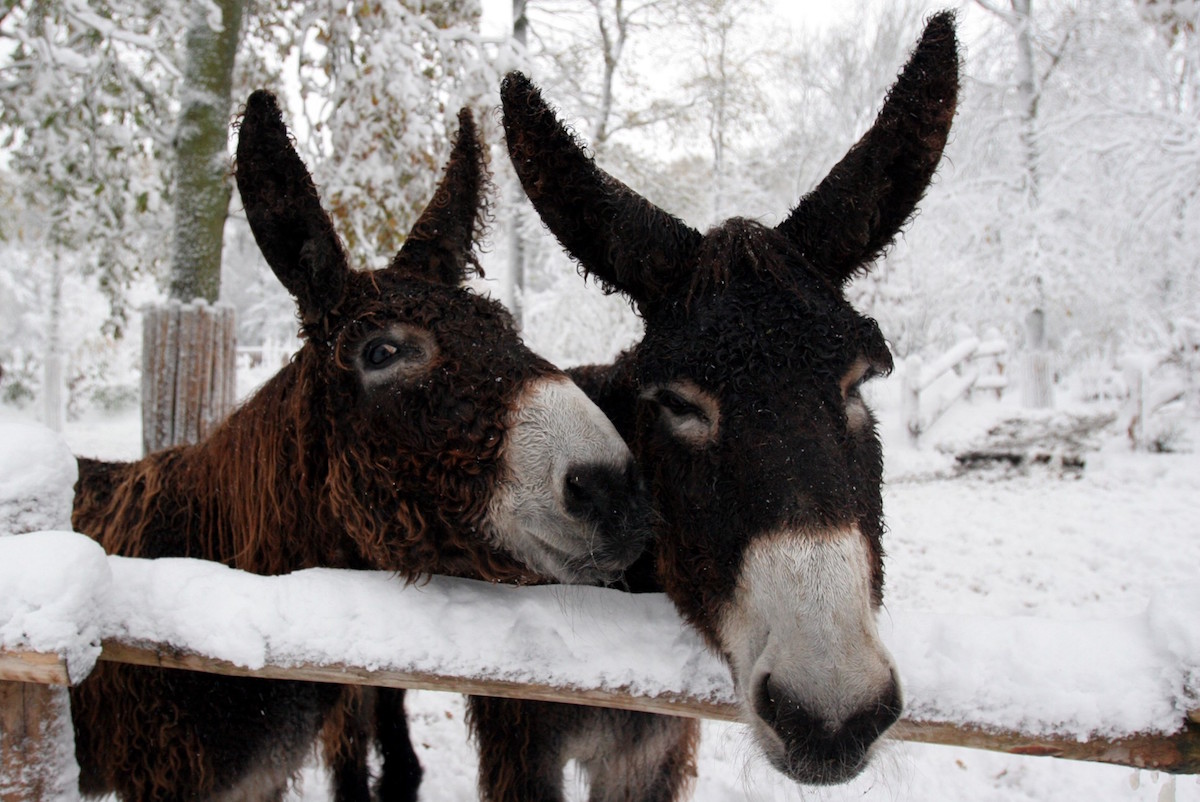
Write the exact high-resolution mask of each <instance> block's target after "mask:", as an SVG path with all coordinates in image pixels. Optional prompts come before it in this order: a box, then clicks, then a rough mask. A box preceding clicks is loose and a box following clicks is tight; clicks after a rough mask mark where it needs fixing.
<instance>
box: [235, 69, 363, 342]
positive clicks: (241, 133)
mask: <svg viewBox="0 0 1200 802" xmlns="http://www.w3.org/2000/svg"><path fill="white" fill-rule="evenodd" d="M235 174H236V177H237V186H238V192H239V194H240V195H241V197H242V205H243V206H244V207H245V209H246V218H247V220H249V222H250V229H251V231H253V232H254V238H255V240H256V241H257V242H258V247H259V248H260V249H261V250H262V254H263V256H264V257H265V258H266V260H267V264H268V265H270V267H271V270H273V271H274V272H275V275H276V276H277V277H278V278H279V280H280V282H282V283H283V286H285V287H286V288H287V290H288V292H290V293H291V294H292V296H293V297H294V298H295V299H296V302H297V305H298V307H299V310H300V317H301V319H302V320H303V322H304V323H305V324H306V326H307V325H312V324H314V323H315V322H316V321H318V320H319V319H320V318H321V317H323V316H324V315H326V314H328V313H329V311H330V310H332V309H333V308H334V307H335V306H336V305H337V303H338V302H339V301H340V300H341V298H342V292H343V290H344V287H345V279H346V273H347V271H348V270H349V268H348V266H347V262H346V255H345V252H344V251H343V250H342V244H341V241H340V240H339V239H338V236H337V233H336V232H335V231H334V228H333V222H332V221H331V220H330V219H329V216H328V215H327V214H326V213H325V211H324V210H323V209H322V208H321V201H320V198H319V197H318V195H317V189H316V186H314V184H313V181H312V176H310V175H309V173H308V169H307V168H305V166H304V163H303V162H302V161H301V160H300V157H299V156H298V155H297V154H296V150H295V148H293V147H292V143H291V139H290V138H289V137H288V131H287V127H286V126H285V125H284V123H283V116H282V114H281V113H280V111H279V105H278V103H277V102H276V100H275V96H274V95H272V94H271V93H270V92H266V91H263V90H258V91H256V92H254V93H253V94H251V95H250V98H249V100H247V101H246V110H245V112H244V113H243V115H242V121H241V125H240V126H239V129H238V143H237V161H236V170H235Z"/></svg>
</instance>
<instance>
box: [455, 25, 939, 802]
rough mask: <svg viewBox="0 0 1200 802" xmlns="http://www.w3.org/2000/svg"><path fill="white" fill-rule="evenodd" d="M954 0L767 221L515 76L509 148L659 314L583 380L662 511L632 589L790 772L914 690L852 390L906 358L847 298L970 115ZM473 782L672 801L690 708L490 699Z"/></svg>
mask: <svg viewBox="0 0 1200 802" xmlns="http://www.w3.org/2000/svg"><path fill="white" fill-rule="evenodd" d="M957 92H958V53H957V45H956V41H955V31H954V18H953V15H952V14H950V13H941V14H937V15H935V16H933V17H932V18H931V19H930V20H929V22H928V24H927V27H926V29H925V33H924V36H923V38H922V39H921V42H920V44H919V45H918V46H917V48H916V50H915V52H914V53H913V55H912V57H911V59H910V60H909V62H908V64H907V65H906V66H905V67H904V69H903V71H902V72H901V74H900V76H899V78H898V80H897V82H896V84H895V85H894V86H893V87H892V90H891V92H890V93H889V95H888V97H887V101H886V102H885V104H884V106H883V108H882V110H881V111H880V113H879V116H878V118H877V119H876V121H875V124H874V126H873V127H872V128H871V129H870V131H868V132H867V133H866V135H865V136H863V138H862V139H861V140H859V142H858V143H857V144H855V145H854V146H853V147H852V148H851V149H850V151H849V152H848V153H847V154H846V156H845V157H844V158H843V159H842V160H841V162H839V163H838V164H837V165H836V166H835V167H834V168H833V170H832V171H831V172H830V174H829V175H828V176H827V177H826V178H825V179H824V180H823V181H822V182H821V183H820V185H819V186H817V187H816V189H814V190H813V191H812V192H810V193H809V194H808V195H806V196H805V197H804V198H802V199H801V201H800V203H799V205H797V206H796V208H795V209H794V210H793V211H792V212H791V214H790V215H789V216H788V217H787V219H786V220H784V221H783V222H782V223H780V224H779V225H778V226H775V227H774V228H768V227H765V226H763V225H760V224H759V223H756V222H753V221H751V220H746V219H740V218H734V219H731V220H727V221H726V222H724V223H722V224H720V225H718V226H716V227H714V228H712V229H711V230H709V231H708V233H706V234H701V233H700V232H698V231H696V230H694V229H692V228H691V227H689V226H688V225H686V224H685V223H683V222H681V221H680V220H678V219H676V218H675V217H672V216H671V215H670V214H668V213H667V212H665V211H662V210H661V209H658V208H656V207H655V206H653V205H652V204H650V203H649V202H648V201H646V200H644V199H643V198H642V197H640V196H639V195H637V194H636V193H634V192H633V191H632V190H630V189H629V188H628V187H626V186H625V185H623V184H621V183H620V182H619V181H617V180H615V179H613V178H612V177H611V176H609V175H608V174H606V173H605V172H603V171H602V170H600V169H599V168H598V167H597V166H596V165H595V163H594V162H593V161H592V160H591V159H590V158H589V157H588V156H587V155H586V153H585V152H584V150H583V149H582V148H581V146H580V145H579V143H578V142H577V141H576V140H575V138H574V137H573V136H572V134H571V133H570V132H569V131H567V130H566V129H564V128H563V127H562V125H561V124H560V123H559V122H558V120H557V119H556V118H555V115H554V113H553V112H552V110H551V109H550V108H549V107H548V106H547V105H546V103H545V102H544V101H543V100H542V98H541V96H540V94H539V92H538V91H537V89H535V88H534V87H533V86H532V85H531V84H530V82H529V81H528V80H527V79H526V78H525V77H524V76H522V75H520V74H515V73H514V74H512V75H509V76H508V77H507V78H506V79H505V81H504V84H503V87H502V89H501V94H502V97H503V103H504V126H505V132H506V135H507V141H508V148H509V153H510V155H511V157H512V162H513V165H514V166H515V168H516V171H517V174H518V176H519V177H520V180H521V183H522V185H523V186H524V188H525V191H526V193H527V194H528V196H529V199H530V200H531V201H532V202H533V205H534V207H535V208H536V209H537V211H538V213H539V214H540V215H541V218H542V220H543V221H544V222H545V224H546V225H547V226H548V227H549V229H550V230H551V231H552V232H553V233H554V235H555V236H556V237H557V238H558V239H559V241H560V242H561V243H562V245H563V246H564V247H565V248H566V249H567V250H568V251H569V252H570V253H571V254H572V255H573V256H574V257H575V258H576V259H577V260H578V261H579V263H580V264H581V265H582V267H583V269H584V270H585V271H586V272H587V273H588V274H589V275H591V276H594V277H596V278H598V279H599V280H600V281H601V282H602V283H603V284H604V285H605V286H606V287H607V288H609V289H612V290H616V291H619V292H621V293H624V294H625V295H627V296H628V297H629V298H630V299H632V300H633V301H634V302H635V303H636V305H637V309H638V311H639V313H640V314H641V316H642V317H643V318H644V320H645V327H646V330H645V336H644V338H643V339H642V341H641V342H640V343H639V344H638V345H636V346H634V347H633V348H632V349H630V350H629V351H627V352H626V353H624V354H623V355H621V357H620V358H619V359H618V360H617V362H616V363H615V364H613V365H608V366H604V367H591V368H584V369H580V370H579V371H577V372H575V373H574V378H575V380H576V381H577V382H578V383H579V384H580V386H581V387H583V388H584V390H585V391H586V392H587V393H588V394H589V395H590V396H591V397H592V398H594V399H595V400H596V401H597V403H599V404H600V407H601V408H602V409H603V410H605V412H606V413H607V414H608V415H609V417H610V418H611V419H612V420H613V421H614V423H616V425H617V429H618V430H619V431H620V432H621V434H622V435H623V436H624V437H625V438H626V440H627V441H628V442H629V443H630V444H631V445H632V447H633V450H634V453H635V455H636V456H637V457H638V459H639V461H640V463H641V465H642V469H643V470H644V471H645V472H646V474H647V477H648V479H649V481H650V485H651V490H652V492H653V494H654V496H655V499H656V502H657V504H658V506H659V511H660V514H661V516H662V519H661V522H660V525H659V526H658V528H657V529H658V531H657V534H658V542H657V546H656V548H655V550H654V552H653V555H652V556H651V557H650V558H648V559H647V560H645V561H642V562H639V563H638V565H637V566H635V568H634V570H632V571H631V572H630V574H629V583H630V585H631V587H632V588H633V589H634V590H646V591H649V590H665V591H666V593H667V594H668V596H670V598H671V599H672V600H673V601H674V603H675V604H676V606H677V607H678V609H679V610H680V612H681V613H682V614H683V615H684V617H685V618H686V619H687V620H688V621H689V622H690V623H691V624H692V625H693V626H695V627H696V628H697V629H698V630H699V631H700V632H701V633H702V634H703V635H704V637H705V638H706V639H707V641H708V643H709V644H710V645H711V646H712V648H714V649H715V650H717V651H718V652H719V653H720V654H721V655H723V656H724V657H725V659H726V660H727V661H728V663H729V666H730V669H731V671H732V674H733V678H734V683H735V688H736V690H737V694H738V698H739V699H740V703H741V707H742V713H743V717H744V719H745V721H746V722H747V723H748V724H749V725H750V729H751V732H752V733H753V735H754V738H755V741H756V742H757V744H758V746H759V747H760V748H761V749H762V751H763V752H764V753H765V754H766V756H767V757H768V758H769V759H770V761H771V762H772V763H773V764H774V765H775V766H776V767H777V768H778V769H779V770H780V771H782V772H784V773H785V774H786V775H788V776H789V777H791V778H793V779H794V780H796V781H797V782H801V783H812V784H827V783H837V782H842V781H845V780H847V779H849V778H851V777H853V776H855V775H856V774H858V773H859V772H860V771H862V770H863V768H864V767H865V766H866V765H867V762H868V760H869V758H870V754H871V751H872V745H873V744H874V743H876V742H877V739H878V738H879V737H880V736H881V735H882V734H883V733H884V732H885V731H886V730H887V729H888V727H889V726H891V724H892V723H893V722H894V721H896V719H897V717H898V716H899V715H900V712H901V706H902V703H901V692H900V687H899V685H898V681H897V676H896V670H895V666H894V665H893V662H892V658H891V656H890V655H889V654H888V652H887V650H886V649H885V648H884V646H883V644H882V643H881V642H880V639H879V636H878V634H877V631H876V623H875V616H876V614H877V612H878V610H879V608H880V605H881V603H882V599H883V547H882V545H881V536H882V534H883V521H882V503H881V493H880V485H881V482H882V456H881V448H880V442H879V438H878V436H877V434H876V432H875V423H874V419H873V417H872V415H871V412H870V411H869V410H868V409H867V407H866V405H865V404H864V403H863V399H862V396H861V395H860V391H859V388H860V387H861V385H862V383H863V382H865V381H867V380H868V379H870V378H871V377H872V376H876V375H879V374H883V373H887V372H888V371H889V370H890V369H891V367H892V358H891V355H890V353H889V352H888V347H887V344H886V343H885V342H884V338H883V336H882V335H881V333H880V331H879V328H878V326H877V325H876V324H875V322H874V321H873V320H871V319H869V318H866V317H864V316H862V315H860V314H858V313H857V312H856V311H855V310H854V309H853V308H851V306H850V304H849V303H847V301H846V298H845V293H844V290H845V286H846V284H847V282H848V281H849V280H850V278H851V277H852V276H853V275H854V274H855V273H856V272H860V271H865V270H867V269H869V268H870V266H871V264H872V262H873V261H874V260H875V259H876V258H877V257H878V256H879V255H880V253H881V252H882V251H883V250H884V249H885V248H886V247H887V246H888V245H889V244H890V243H891V241H892V240H893V239H894V238H895V236H896V234H897V233H898V232H899V230H900V228H901V227H902V226H903V225H904V224H905V223H906V221H907V220H908V219H909V218H910V217H911V215H912V214H913V211H914V209H915V208H916V204H917V202H918V201H919V200H920V198H921V196H922V194H923V193H924V191H925V189H926V187H927V186H928V184H929V182H930V179H931V177H932V175H933V173H934V170H935V168H936V167H937V165H938V162H939V160H940V158H941V154H942V149H943V147H944V145H945V143H946V138H947V136H948V133H949V130H950V123H951V119H952V118H953V116H954V111H955V105H956V97H957ZM471 712H472V717H473V724H474V730H475V733H476V736H477V739H478V742H479V746H480V754H481V776H480V783H481V790H482V793H483V796H484V798H485V799H488V800H491V801H492V802H518V801H520V802H530V801H531V800H559V799H561V798H562V789H561V785H562V776H563V774H562V770H563V765H564V763H565V762H566V761H567V760H570V759H577V760H578V761H579V762H580V764H581V765H582V766H583V768H584V769H585V771H586V772H587V774H588V776H589V780H590V788H591V790H590V793H591V796H590V798H591V799H592V800H594V801H597V802H598V801H599V800H618V799H619V800H647V801H649V800H663V801H665V800H672V799H676V798H678V797H679V795H680V794H681V792H682V789H683V788H684V787H685V786H686V784H687V778H688V776H689V775H690V774H692V773H694V769H693V766H692V760H693V757H692V750H693V748H694V744H695V740H696V737H697V733H698V729H697V726H696V723H695V722H694V721H690V720H687V719H682V718H671V717H663V716H652V715H645V714H632V713H626V712H618V711H607V710H602V709H598V708H583V707H569V706H561V705H560V706H555V705H547V704H534V703H522V702H513V701H498V700H485V699H476V700H472V707H471Z"/></svg>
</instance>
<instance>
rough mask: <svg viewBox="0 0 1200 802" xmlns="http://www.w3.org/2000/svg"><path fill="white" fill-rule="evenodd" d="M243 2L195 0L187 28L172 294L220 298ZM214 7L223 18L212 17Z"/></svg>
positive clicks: (185, 297) (178, 139)
mask: <svg viewBox="0 0 1200 802" xmlns="http://www.w3.org/2000/svg"><path fill="white" fill-rule="evenodd" d="M244 2H245V0H215V2H214V3H213V4H212V5H210V4H208V3H195V4H194V5H193V7H192V19H191V25H190V27H189V29H188V32H187V58H186V63H185V65H184V80H183V90H182V91H183V97H182V101H183V108H182V109H181V110H180V115H179V128H178V130H177V132H176V134H175V233H174V246H175V247H174V253H173V255H172V262H171V297H172V298H173V299H175V300H178V301H181V302H183V303H186V302H188V301H191V300H192V299H193V298H203V299H204V300H206V301H208V302H209V303H216V301H217V296H218V293H219V291H220V286H221V243H222V239H223V237H224V232H225V216H226V213H227V212H228V209H229V196H230V193H231V188H230V186H229V182H228V181H227V180H226V177H227V176H228V173H229V159H228V156H227V149H228V142H229V133H228V132H229V111H230V107H231V105H232V102H231V96H232V92H233V61H234V56H235V55H236V53H237V47H238V41H239V39H240V36H241V28H242V6H243V3H244ZM213 6H215V7H217V8H219V9H220V11H221V19H220V20H212V19H210V18H209V16H208V14H207V11H208V10H209V9H210V8H212V7H213Z"/></svg>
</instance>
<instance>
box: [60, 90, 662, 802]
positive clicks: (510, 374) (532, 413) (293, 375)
mask: <svg viewBox="0 0 1200 802" xmlns="http://www.w3.org/2000/svg"><path fill="white" fill-rule="evenodd" d="M459 122H460V126H461V127H460V130H459V133H458V136H457V138H456V141H455V143H454V148H453V152H452V154H451V157H450V162H449V165H448V167H447V169H446V173H445V176H444V178H443V179H442V182H441V184H440V185H439V187H438V189H437V191H436V194H435V195H434V197H433V200H432V201H431V202H430V204H429V206H428V208H427V209H426V210H425V211H424V213H423V214H422V216H421V217H420V219H419V220H418V221H417V223H416V225H415V226H414V228H413V230H412V232H411V234H410V235H409V237H408V239H407V240H406V242H405V243H404V246H403V248H401V250H400V252H399V253H398V254H396V256H395V258H394V259H393V260H392V262H391V264H390V265H389V266H388V267H387V268H386V269H383V270H378V271H374V272H358V271H354V270H352V269H350V267H349V265H348V263H347V259H346V255H345V253H344V251H343V249H342V246H341V243H340V242H339V240H338V237H337V234H336V233H335V231H334V229H333V225H332V222H331V220H330V218H329V217H328V216H327V215H326V213H325V212H324V211H323V210H322V208H321V205H320V201H319V199H318V196H317V191H316V188H315V187H314V185H313V182H312V180H311V178H310V176H309V174H308V171H307V170H306V169H305V167H304V164H303V163H302V162H301V160H300V158H299V156H298V155H297V154H296V152H295V150H294V149H293V148H292V146H291V144H290V141H289V138H288V133H287V130H286V128H285V126H284V124H283V121H282V119H281V116H280V112H279V109H278V107H277V105H276V102H275V99H274V98H273V97H272V96H271V95H270V94H268V93H265V92H256V93H255V94H253V95H251V97H250V99H249V101H248V102H247V105H246V111H245V116H244V118H243V120H242V124H241V129H240V133H239V137H238V147H237V183H238V189H239V191H240V193H241V197H242V201H243V203H244V205H245V209H246V215H247V217H248V218H249V221H250V225H251V228H252V229H253V231H254V235H255V238H256V239H257V240H258V244H259V247H260V248H261V249H262V252H263V255H264V256H265V257H266V260H267V263H268V264H269V265H270V266H271V269H272V270H273V271H274V272H275V274H276V276H278V278H279V280H280V281H281V282H282V283H283V284H284V286H285V287H287V289H288V290H289V292H291V294H292V295H293V296H294V297H295V299H296V302H297V305H298V308H299V315H300V320H301V326H302V328H301V331H302V334H303V337H304V340H305V342H304V345H303V347H302V348H301V349H300V351H299V352H298V353H297V354H296V356H295V357H294V358H293V360H292V362H291V364H289V365H287V366H286V367H285V368H283V369H282V370H281V371H280V372H279V373H278V374H277V375H276V376H275V377H274V378H272V379H271V380H270V381H269V382H267V384H266V385H265V386H264V387H263V388H262V389H261V390H259V391H258V393H257V394H256V395H255V396H254V397H253V398H251V399H250V400H249V401H247V402H246V404H245V405H244V406H242V407H241V408H240V409H239V410H237V411H236V412H234V413H233V415H232V416H231V417H230V418H229V419H228V420H227V421H226V422H225V423H224V424H223V425H222V426H220V427H219V428H218V430H217V431H215V432H214V433H213V434H212V436H211V437H209V438H208V439H206V440H205V441H204V442H202V443H199V444H197V445H194V446H185V447H177V448H172V449H168V450H165V451H161V452H158V453H155V454H151V455H149V456H147V457H146V458H144V459H142V460H141V461H139V462H134V463H104V462H98V461H95V460H88V459H81V460H80V461H79V473H80V478H79V483H78V485H77V486H76V501H75V511H74V517H73V523H74V525H75V527H76V529H78V530H79V531H81V532H86V533H88V534H89V535H91V536H92V537H94V538H96V539H97V540H98V541H99V542H100V543H101V544H102V545H103V546H104V547H105V549H106V550H108V551H109V552H110V553H113V554H121V555H126V556H137V557H200V558H205V559H210V560H216V561H219V562H222V563H225V564H226V565H230V566H234V567H237V568H242V569H245V570H249V571H254V572H257V573H263V574H278V573H284V572H288V571H293V570H297V569H302V568H308V567H313V566H329V567H343V568H374V569H383V570H389V571H395V572H396V573H397V574H399V575H400V577H401V578H402V579H404V580H414V579H418V578H420V577H423V576H427V575H429V574H432V573H441V574H451V575H457V576H468V577H477V578H482V579H488V580H506V581H512V580H515V581H522V580H527V579H533V578H536V577H538V576H544V577H550V578H553V579H556V580H558V581H563V582H575V581H586V582H597V581H603V580H606V579H609V578H611V577H613V576H615V575H616V574H617V572H619V571H620V570H621V569H623V568H625V567H627V566H628V565H629V563H630V562H632V561H633V559H634V558H636V557H637V555H638V554H640V553H641V552H642V550H643V547H644V545H645V541H646V538H647V536H648V534H649V518H650V502H649V496H648V495H647V494H646V493H645V491H644V483H642V482H641V480H640V479H639V478H638V476H637V474H636V473H635V472H634V469H633V460H632V456H631V454H630V452H629V450H628V448H627V447H626V446H625V444H624V443H623V442H622V440H621V439H620V437H619V436H618V435H617V433H616V431H615V429H614V428H613V427H612V425H611V424H610V423H609V422H608V420H607V419H606V418H605V417H604V416H603V415H602V414H601V413H600V411H599V410H598V409H597V408H596V406H595V405H594V404H593V403H592V402H590V401H589V400H588V399H587V398H586V397H585V396H584V395H583V393H582V392H581V391H580V390H579V389H578V388H577V387H576V386H575V385H573V384H572V383H571V382H570V380H569V379H567V377H566V376H565V375H564V374H563V373H562V372H561V371H559V370H557V369H556V368H554V367H553V366H551V365H550V364H548V363H547V362H545V361H544V360H542V359H540V358H539V357H537V356H536V355H534V354H533V353H531V352H530V351H529V350H528V349H527V348H526V347H525V346H524V345H523V344H522V342H521V340H520V338H519V337H518V336H517V334H516V332H515V330H514V328H513V324H512V320H511V318H510V317H509V315H508V314H507V313H506V312H505V311H504V310H503V308H502V307H501V306H500V305H499V304H497V303H495V302H493V301H490V300H488V299H485V298H483V297H480V296H479V295H476V294H474V293H472V292H469V291H468V290H467V289H465V288H463V287H461V286H460V285H461V284H462V282H463V281H464V280H465V279H466V277H467V276H468V274H469V273H470V272H471V271H472V269H473V268H475V267H477V264H476V259H475V256H474V253H473V243H474V240H475V238H476V235H477V233H478V228H479V227H480V225H481V224H482V221H481V218H482V212H483V206H484V204H483V191H484V187H485V185H486V174H485V172H484V165H483V156H482V148H481V145H480V143H479V141H478V139H477V137H476V132H475V128H474V124H473V122H472V119H471V117H470V115H469V113H467V112H465V111H464V112H463V113H462V114H461V115H460V117H459ZM397 626H403V622H397ZM71 701H72V714H73V717H74V721H75V729H76V751H77V755H78V758H79V763H80V767H81V769H82V774H81V781H80V785H81V789H82V790H83V791H84V792H85V793H87V794H100V793H105V792H108V791H116V792H117V793H118V795H119V796H120V797H122V798H123V799H130V800H183V799H189V800H192V799H208V800H234V799H239V800H240V799H277V798H279V796H280V795H281V794H282V793H283V791H284V789H285V788H286V786H287V784H288V782H289V781H290V779H291V778H292V777H293V776H294V774H295V772H296V771H297V769H298V768H299V766H300V764H301V762H302V761H303V759H304V758H305V756H306V755H307V753H308V750H309V749H310V748H311V746H312V744H313V743H314V741H315V739H316V736H317V734H318V732H319V730H320V728H321V726H322V723H323V722H324V721H326V719H327V718H329V719H330V720H331V721H333V720H334V718H335V717H332V716H331V715H330V714H331V712H332V711H334V710H335V709H338V706H339V705H340V704H342V703H344V702H345V699H344V693H343V690H342V689H341V688H340V687H339V686H332V685H321V684H316V683H305V682H278V681H268V680H256V679H239V678H228V677H215V676H207V675H201V674H193V673H190V672H184V671H171V670H161V669H152V668H140V667H132V666H122V665H114V664H109V663H101V664H100V665H99V666H98V668H97V671H96V672H95V673H94V674H93V675H92V676H91V677H90V678H89V679H88V680H87V681H85V682H84V683H83V684H82V685H81V686H80V687H78V688H75V689H73V690H72V693H71ZM394 757H396V762H395V763H394V764H393V766H394V767H400V766H401V765H402V764H403V763H404V762H405V760H407V762H408V764H410V765H411V766H415V765H416V759H415V756H413V755H412V749H411V745H408V754H407V757H406V756H405V755H394ZM344 795H346V796H348V797H349V796H353V795H357V796H358V797H360V798H365V797H366V795H367V789H366V788H365V784H364V785H362V786H360V787H355V788H352V789H349V790H347V791H345V792H344Z"/></svg>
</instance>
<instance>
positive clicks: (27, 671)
mask: <svg viewBox="0 0 1200 802" xmlns="http://www.w3.org/2000/svg"><path fill="white" fill-rule="evenodd" d="M0 680H10V681H13V682H35V683H37V684H39V685H69V684H70V679H68V676H67V661H66V660H64V659H62V658H61V657H59V656H58V655H57V654H43V653H41V652H7V651H0Z"/></svg>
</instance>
